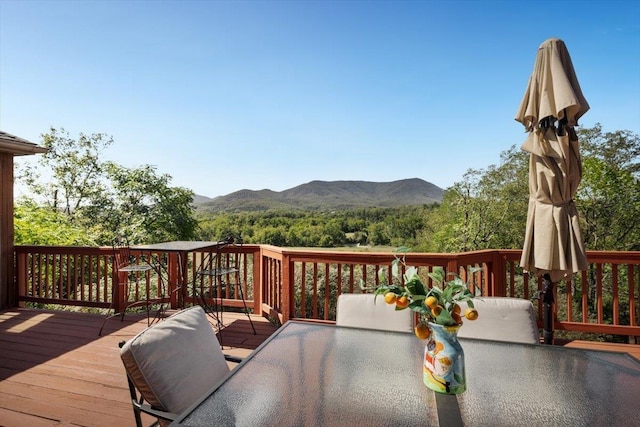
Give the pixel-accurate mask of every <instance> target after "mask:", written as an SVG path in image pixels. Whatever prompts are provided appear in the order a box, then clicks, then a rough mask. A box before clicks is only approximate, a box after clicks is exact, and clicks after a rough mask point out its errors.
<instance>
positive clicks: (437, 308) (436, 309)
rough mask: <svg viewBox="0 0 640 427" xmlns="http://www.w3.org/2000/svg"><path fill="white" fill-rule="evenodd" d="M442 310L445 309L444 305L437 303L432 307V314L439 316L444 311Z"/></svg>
mask: <svg viewBox="0 0 640 427" xmlns="http://www.w3.org/2000/svg"><path fill="white" fill-rule="evenodd" d="M442 310H444V307H443V306H441V305H436V306H435V307H433V308H432V309H431V314H433V317H438V316H439V315H440V313H441V312H442Z"/></svg>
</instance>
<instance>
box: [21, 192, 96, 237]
mask: <svg viewBox="0 0 640 427" xmlns="http://www.w3.org/2000/svg"><path fill="white" fill-rule="evenodd" d="M14 230H15V236H14V239H15V243H16V245H65V246H84V245H86V246H94V245H96V242H95V241H93V240H92V239H91V238H90V237H89V236H88V235H87V233H86V232H85V230H83V229H82V228H80V227H77V226H75V225H73V224H71V223H70V221H69V220H68V218H67V217H66V216H65V215H64V214H63V213H61V212H59V211H57V210H55V209H53V208H51V207H49V206H38V205H37V204H35V203H34V202H33V201H31V200H27V199H25V200H21V201H20V202H19V203H17V204H16V208H15V210H14Z"/></svg>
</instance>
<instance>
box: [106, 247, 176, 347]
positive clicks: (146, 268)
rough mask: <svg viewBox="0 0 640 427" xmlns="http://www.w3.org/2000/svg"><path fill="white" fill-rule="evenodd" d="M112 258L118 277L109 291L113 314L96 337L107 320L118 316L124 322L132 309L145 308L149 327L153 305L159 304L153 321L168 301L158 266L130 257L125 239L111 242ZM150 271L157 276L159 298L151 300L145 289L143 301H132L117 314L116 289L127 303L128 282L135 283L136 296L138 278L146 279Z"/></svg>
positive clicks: (138, 286) (142, 259)
mask: <svg viewBox="0 0 640 427" xmlns="http://www.w3.org/2000/svg"><path fill="white" fill-rule="evenodd" d="M113 257H114V265H115V269H116V273H117V276H118V279H117V285H113V286H112V289H111V306H110V307H109V309H113V310H114V313H113V314H112V315H110V316H107V317H106V318H105V319H104V320H103V322H102V326H101V327H100V331H99V332H98V336H101V335H102V330H103V329H104V326H105V324H106V323H107V320H109V319H111V318H113V317H116V316H120V321H124V315H125V313H126V311H127V310H128V309H131V308H134V307H146V310H147V326H150V325H151V323H153V322H151V320H150V318H151V316H150V313H151V306H152V305H154V304H160V308H159V309H158V311H157V313H156V315H155V316H154V321H156V320H158V319H160V316H161V315H162V313H163V312H164V302H165V301H168V298H165V297H164V292H165V286H164V281H163V278H162V271H161V268H160V266H159V265H154V264H151V263H150V262H149V261H148V260H147V259H146V258H144V257H140V258H139V259H135V258H134V257H133V256H132V255H131V248H130V247H129V242H128V241H127V239H126V238H124V237H121V236H118V237H116V238H115V239H114V240H113ZM151 271H155V272H156V274H157V276H158V295H159V297H156V298H151V296H150V289H149V288H147V289H145V290H144V299H143V300H142V301H137V300H135V301H133V302H132V303H130V304H127V305H126V306H125V307H124V309H122V311H120V312H118V311H117V310H116V309H115V307H116V304H117V301H116V287H119V289H120V292H123V293H124V294H125V295H126V296H127V301H129V299H130V294H131V287H130V286H129V283H130V282H134V283H135V288H134V289H133V290H134V293H135V294H136V296H138V292H139V289H140V277H141V276H143V277H145V278H148V276H149V274H150V272H151Z"/></svg>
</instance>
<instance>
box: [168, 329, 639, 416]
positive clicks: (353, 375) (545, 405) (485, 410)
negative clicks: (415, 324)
mask: <svg viewBox="0 0 640 427" xmlns="http://www.w3.org/2000/svg"><path fill="white" fill-rule="evenodd" d="M463 327H464V326H463ZM460 341H461V343H462V346H463V349H464V352H465V361H466V375H467V391H466V392H464V393H463V394H461V395H458V396H447V395H440V394H436V393H434V392H432V391H431V390H429V389H427V388H426V387H425V386H424V384H423V382H422V358H423V352H424V346H425V341H420V340H418V339H417V338H416V337H415V336H413V334H408V333H401V332H385V331H375V330H366V329H357V328H346V327H338V326H334V325H326V324H316V323H306V322H296V321H290V322H288V323H287V324H285V325H284V326H283V327H281V328H280V329H279V330H278V331H277V332H276V333H275V334H274V335H273V336H272V337H270V338H269V340H267V341H266V342H265V343H263V344H262V345H261V346H260V347H259V348H258V349H256V351H254V352H253V353H252V354H251V355H250V356H249V357H248V358H247V359H245V361H244V362H242V364H241V365H239V366H238V367H237V369H236V370H234V371H232V372H231V373H230V375H229V376H228V377H227V378H226V379H225V380H223V381H222V382H221V383H220V384H218V385H216V386H215V387H213V388H212V390H211V391H210V392H209V393H207V394H206V395H205V396H203V397H202V398H201V400H200V401H199V402H196V403H195V404H194V405H193V406H192V408H190V409H189V410H187V411H186V412H185V413H184V414H181V415H180V417H179V418H178V419H177V420H176V422H174V424H173V425H185V426H205V425H221V426H250V425H281V426H326V425H343V426H346V425H351V426H355V425H363V426H364V425H366V426H397V425H403V426H414V425H415V426H418V425H420V426H430V425H456V424H458V425H459V424H460V423H461V422H462V423H464V425H469V426H532V425H571V426H591V425H629V423H630V422H634V421H632V420H638V419H640V392H638V390H640V362H638V361H636V359H634V358H632V357H631V356H629V355H627V354H625V353H611V352H603V351H586V350H580V349H569V348H562V347H553V346H543V345H527V344H514V343H506V342H496V341H484V340H475V339H461V340H460Z"/></svg>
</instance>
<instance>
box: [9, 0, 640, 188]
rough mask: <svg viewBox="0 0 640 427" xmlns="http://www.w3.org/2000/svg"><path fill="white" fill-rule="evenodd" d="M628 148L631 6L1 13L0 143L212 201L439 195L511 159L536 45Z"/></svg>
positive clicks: (266, 5) (39, 5)
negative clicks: (139, 174) (49, 151)
mask: <svg viewBox="0 0 640 427" xmlns="http://www.w3.org/2000/svg"><path fill="white" fill-rule="evenodd" d="M549 37H559V38H561V39H563V40H564V42H565V43H566V45H567V48H568V49H569V52H570V54H571V57H572V60H573V64H574V67H575V70H576V74H577V76H578V80H579V82H580V85H581V87H582V91H583V93H584V95H585V97H586V98H587V100H588V102H589V104H590V105H591V110H590V111H589V112H587V113H586V114H585V116H584V117H583V118H582V119H581V123H580V124H581V125H583V126H587V127H589V126H593V125H594V124H595V123H601V124H602V126H603V128H604V130H605V131H614V130H622V129H626V130H630V131H632V132H635V133H640V2H630V1H629V2H628V1H626V0H624V1H619V2H618V1H552V2H545V1H537V2H531V1H517V0H513V1H509V0H505V1H473V0H466V1H436V0H433V1H398V0H395V1H364V0H362V1H356V0H351V1H340V0H333V1H294V0H291V1H269V0H261V1H205V0H201V1H188V0H187V1H168V0H166V1H153V0H147V1H118V0H109V1H97V0H96V1H92V0H82V1H71V0H67V1H55V0H46V1H32V0H26V1H14V0H0V128H1V129H2V130H4V131H5V132H9V133H11V134H14V135H17V136H20V137H22V138H26V139H28V140H30V141H32V142H39V141H40V134H42V133H44V132H47V131H48V130H49V128H50V127H51V126H53V127H55V128H65V129H66V130H67V131H69V132H70V134H71V136H72V137H77V135H78V133H79V132H83V133H85V134H91V133H106V134H108V135H111V136H113V138H114V141H115V143H114V145H113V146H112V147H111V148H110V149H109V150H108V151H107V152H106V153H105V157H106V158H108V159H110V160H114V161H116V162H118V163H120V164H121V165H124V166H128V167H135V166H140V165H142V164H151V165H154V166H156V168H157V171H158V172H159V173H167V174H169V175H171V176H172V177H173V180H172V182H171V184H172V185H174V186H182V187H187V188H190V189H192V190H194V191H195V192H196V193H197V194H201V195H205V196H209V197H215V196H220V195H224V194H228V193H231V192H233V191H237V190H240V189H245V188H247V189H251V190H260V189H264V188H269V189H271V190H274V191H282V190H285V189H287V188H291V187H294V186H297V185H300V184H303V183H306V182H309V181H312V180H325V181H335V180H365V181H375V182H387V181H394V180H398V179H404V178H414V177H418V178H422V179H424V180H426V181H429V182H432V183H434V184H436V185H438V186H440V187H443V188H446V187H449V186H451V185H453V184H454V183H455V182H457V181H460V180H461V179H462V176H463V174H464V173H465V172H466V171H467V170H468V169H470V168H473V169H485V168H486V167H488V166H489V165H491V164H498V163H499V162H500V153H501V152H503V151H505V150H507V149H509V148H510V147H511V146H513V145H515V146H518V147H519V146H520V144H521V143H522V142H523V141H524V139H525V134H524V129H523V127H522V125H520V124H519V123H517V122H516V121H515V120H514V116H515V113H516V110H517V108H518V106H519V104H520V101H521V99H522V96H523V94H524V90H525V88H526V85H527V80H528V78H529V75H530V73H531V71H532V69H533V63H534V60H535V55H536V50H537V48H538V46H539V45H540V44H541V43H542V42H543V41H544V40H546V39H547V38H549Z"/></svg>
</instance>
